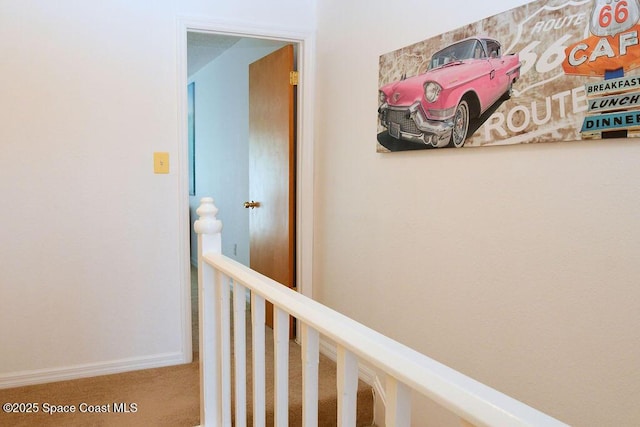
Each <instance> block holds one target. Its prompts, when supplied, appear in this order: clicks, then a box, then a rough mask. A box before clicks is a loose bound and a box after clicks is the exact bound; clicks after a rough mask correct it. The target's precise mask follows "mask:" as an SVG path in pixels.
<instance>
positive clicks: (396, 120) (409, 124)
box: [378, 102, 453, 147]
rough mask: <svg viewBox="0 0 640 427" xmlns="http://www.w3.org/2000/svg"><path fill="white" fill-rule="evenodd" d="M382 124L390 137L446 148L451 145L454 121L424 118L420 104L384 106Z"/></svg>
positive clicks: (381, 114)
mask: <svg viewBox="0 0 640 427" xmlns="http://www.w3.org/2000/svg"><path fill="white" fill-rule="evenodd" d="M378 114H379V117H380V123H381V124H382V125H383V126H384V127H386V128H387V130H388V131H389V135H391V136H392V137H394V138H397V139H403V140H407V141H412V142H418V143H423V144H426V145H432V146H434V147H444V146H446V145H447V144H449V140H450V139H451V132H452V130H453V121H451V120H442V121H440V120H429V119H427V118H426V117H425V116H424V113H423V111H422V108H421V107H420V103H419V102H416V103H415V104H413V105H411V106H410V107H409V108H407V107H402V108H398V107H391V106H389V105H388V104H383V105H382V106H380V108H379V109H378Z"/></svg>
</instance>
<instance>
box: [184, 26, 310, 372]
mask: <svg viewBox="0 0 640 427" xmlns="http://www.w3.org/2000/svg"><path fill="white" fill-rule="evenodd" d="M177 24H178V36H177V43H178V46H177V53H178V58H177V64H178V82H177V85H178V88H177V96H178V120H179V122H178V132H179V134H178V140H179V147H178V162H179V165H178V167H177V170H178V175H179V188H180V191H181V193H180V195H179V200H181V203H180V208H179V209H180V211H179V215H178V220H179V225H178V227H179V228H178V230H179V231H178V234H179V235H178V238H179V239H180V243H179V246H180V257H181V267H182V270H183V280H182V288H183V289H182V307H183V308H182V310H183V313H182V319H183V321H182V322H183V323H182V333H183V336H182V338H183V348H184V352H185V356H186V357H185V362H188V361H190V360H191V359H190V358H191V357H192V355H191V281H190V274H191V271H190V262H191V259H190V256H189V252H190V245H189V238H190V233H189V231H190V230H188V229H186V228H185V226H184V224H186V223H188V222H189V191H188V176H187V175H188V168H187V166H186V165H187V164H188V163H187V162H188V154H187V138H188V136H187V105H186V98H187V92H186V91H187V85H186V83H187V79H188V76H187V32H188V31H197V32H208V33H212V34H224V35H233V36H238V37H255V38H262V39H272V40H283V41H289V42H291V43H296V44H297V45H298V61H297V62H298V71H299V73H300V80H299V82H298V93H297V101H298V111H297V126H298V130H297V159H296V160H297V162H296V163H297V167H296V169H297V170H296V183H297V184H296V232H297V237H296V239H297V241H296V283H297V286H298V292H299V293H301V294H303V295H305V296H307V297H309V298H312V297H313V283H312V281H313V223H314V219H313V214H314V210H313V199H314V186H313V175H314V162H313V152H314V116H315V112H314V104H313V100H314V97H315V93H314V90H315V85H314V81H315V48H316V47H315V36H314V34H313V33H310V32H306V31H298V30H283V29H276V28H270V27H259V26H255V25H249V24H246V23H229V22H222V21H216V20H210V19H206V18H193V17H181V18H178V22H177ZM213 196H215V195H213ZM187 359H188V360H187Z"/></svg>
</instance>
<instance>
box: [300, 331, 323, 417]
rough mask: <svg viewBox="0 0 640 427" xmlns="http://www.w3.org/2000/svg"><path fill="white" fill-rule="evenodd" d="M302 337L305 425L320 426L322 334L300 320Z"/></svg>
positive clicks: (303, 413) (303, 411) (303, 414)
mask: <svg viewBox="0 0 640 427" xmlns="http://www.w3.org/2000/svg"><path fill="white" fill-rule="evenodd" d="M300 326H301V339H302V343H301V345H302V369H303V371H302V396H303V402H302V419H303V423H302V425H304V426H305V427H317V426H318V363H319V362H320V356H319V353H320V334H319V333H318V331H317V330H315V329H313V328H312V327H311V326H309V325H307V324H305V323H302V322H300Z"/></svg>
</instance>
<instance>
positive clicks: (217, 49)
mask: <svg viewBox="0 0 640 427" xmlns="http://www.w3.org/2000/svg"><path fill="white" fill-rule="evenodd" d="M240 40H242V37H237V36H226V35H223V34H211V33H194V32H191V31H190V32H188V33H187V74H188V75H189V76H192V75H193V74H194V73H196V72H197V71H199V70H200V69H201V68H202V67H204V66H205V65H207V64H208V63H209V62H211V61H213V60H214V59H216V58H217V57H218V56H220V55H222V54H223V53H224V52H225V51H226V50H227V49H229V48H230V47H232V46H233V45H234V44H236V43H237V42H238V41H240Z"/></svg>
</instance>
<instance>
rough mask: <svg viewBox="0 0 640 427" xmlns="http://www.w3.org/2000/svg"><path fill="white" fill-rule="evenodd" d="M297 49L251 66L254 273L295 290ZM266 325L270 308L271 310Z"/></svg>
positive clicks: (278, 53) (251, 259)
mask: <svg viewBox="0 0 640 427" xmlns="http://www.w3.org/2000/svg"><path fill="white" fill-rule="evenodd" d="M293 66H294V64H293V46H292V45H288V46H285V47H283V48H281V49H279V50H277V51H275V52H273V53H271V54H270V55H267V56H265V57H264V58H261V59H259V60H258V61H256V62H254V63H252V64H250V65H249V182H250V190H249V196H250V198H251V200H253V201H256V202H258V203H259V204H260V205H259V206H258V207H256V208H255V209H251V210H250V220H249V221H250V251H249V257H250V264H251V268H252V269H254V270H256V271H258V272H260V273H262V274H264V275H265V276H268V277H270V278H272V279H274V280H276V281H278V282H280V283H282V284H284V285H286V286H288V287H295V127H294V125H295V123H294V116H295V115H294V87H293V86H292V85H291V84H290V83H289V72H290V71H292V70H293ZM267 317H268V318H269V321H268V324H272V323H271V319H272V318H273V316H272V308H271V307H268V308H267Z"/></svg>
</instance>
